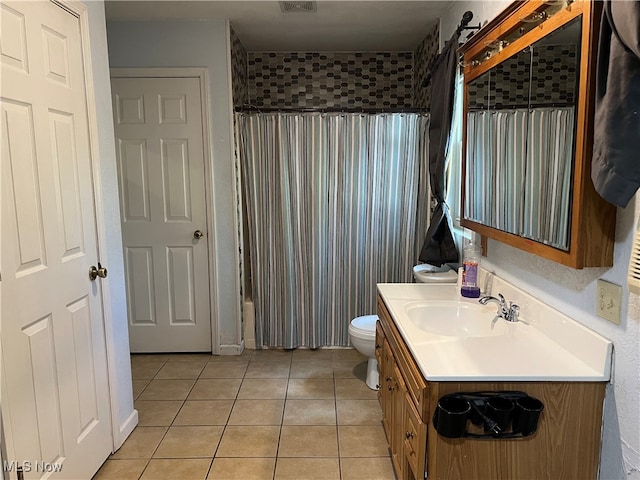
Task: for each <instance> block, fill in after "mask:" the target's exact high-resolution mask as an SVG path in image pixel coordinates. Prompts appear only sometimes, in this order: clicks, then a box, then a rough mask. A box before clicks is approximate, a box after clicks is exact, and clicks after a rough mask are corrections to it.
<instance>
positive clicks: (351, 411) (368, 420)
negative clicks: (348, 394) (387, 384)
mask: <svg viewBox="0 0 640 480" xmlns="http://www.w3.org/2000/svg"><path fill="white" fill-rule="evenodd" d="M336 410H337V413H338V425H372V426H376V425H380V424H381V422H382V409H381V408H380V402H378V400H336Z"/></svg>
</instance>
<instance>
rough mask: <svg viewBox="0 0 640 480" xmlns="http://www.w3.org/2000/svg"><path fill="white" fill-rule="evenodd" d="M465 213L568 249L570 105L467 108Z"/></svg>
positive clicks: (482, 221) (489, 223)
mask: <svg viewBox="0 0 640 480" xmlns="http://www.w3.org/2000/svg"><path fill="white" fill-rule="evenodd" d="M467 132H468V133H467V141H468V144H469V145H474V148H473V149H468V150H467V171H468V175H467V178H466V181H467V183H466V197H465V205H464V209H465V215H466V217H467V218H469V219H470V220H473V221H476V222H479V223H483V224H486V225H489V226H491V227H494V228H497V229H500V230H503V231H505V232H509V233H513V234H516V235H521V236H524V237H527V238H530V239H532V240H536V241H544V243H548V244H549V245H552V246H554V247H556V248H561V249H567V248H568V241H569V224H570V208H569V207H570V200H571V171H572V161H571V158H572V152H573V132H574V109H573V107H561V108H536V109H532V110H527V109H516V110H495V111H474V112H469V114H468V117H467Z"/></svg>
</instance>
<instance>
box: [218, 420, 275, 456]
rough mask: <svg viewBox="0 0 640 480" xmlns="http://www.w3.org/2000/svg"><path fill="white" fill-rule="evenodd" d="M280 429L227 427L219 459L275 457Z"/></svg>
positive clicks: (219, 448) (220, 447) (221, 443)
mask: <svg viewBox="0 0 640 480" xmlns="http://www.w3.org/2000/svg"><path fill="white" fill-rule="evenodd" d="M279 436H280V427H275V426H273V427H271V426H270V427H265V426H250V427H247V426H234V425H232V426H227V428H225V430H224V435H222V441H221V442H220V446H219V447H218V451H217V452H216V458H217V457H275V456H276V453H277V451H278V438H279Z"/></svg>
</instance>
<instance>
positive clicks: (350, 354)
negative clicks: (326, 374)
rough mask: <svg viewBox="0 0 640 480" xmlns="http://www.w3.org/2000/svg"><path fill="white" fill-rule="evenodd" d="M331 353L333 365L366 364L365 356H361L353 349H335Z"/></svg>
mask: <svg viewBox="0 0 640 480" xmlns="http://www.w3.org/2000/svg"><path fill="white" fill-rule="evenodd" d="M331 351H332V352H333V357H332V358H333V361H334V362H335V363H342V362H354V363H360V362H366V361H367V360H368V358H367V357H366V355H362V354H361V353H360V352H359V351H357V350H356V349H354V348H337V349H335V350H331Z"/></svg>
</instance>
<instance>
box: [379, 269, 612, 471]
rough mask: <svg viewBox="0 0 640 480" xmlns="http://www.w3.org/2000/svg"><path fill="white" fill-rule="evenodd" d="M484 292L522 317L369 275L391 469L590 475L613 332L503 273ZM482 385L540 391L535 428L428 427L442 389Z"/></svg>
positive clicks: (447, 290) (441, 289) (433, 288)
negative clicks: (496, 431) (470, 432)
mask: <svg viewBox="0 0 640 480" xmlns="http://www.w3.org/2000/svg"><path fill="white" fill-rule="evenodd" d="M496 280H498V279H496ZM496 284H497V285H496ZM496 287H498V288H500V289H499V290H497V289H496ZM493 291H494V292H502V293H504V295H505V296H506V297H507V299H508V300H517V303H518V304H519V305H520V306H521V312H522V314H521V320H520V321H519V322H514V323H510V322H506V321H505V320H504V319H502V318H497V319H496V318H495V311H496V308H495V305H480V304H479V303H478V301H477V299H474V300H471V299H463V298H461V297H460V295H459V293H458V289H457V288H456V287H455V286H454V285H422V284H380V285H378V293H379V295H378V316H379V322H378V324H377V329H376V358H377V360H378V363H379V373H380V389H379V400H380V403H381V407H382V411H383V424H384V429H385V432H386V435H387V440H388V442H389V447H390V450H391V454H392V460H393V464H394V467H395V469H396V474H397V477H398V479H423V478H429V479H446V480H452V479H464V480H471V479H478V480H480V479H483V480H484V479H504V480H513V479H528V480H532V479H553V480H558V479H565V478H566V479H581V480H582V479H596V478H597V476H598V465H599V459H600V441H601V429H602V413H603V402H604V395H605V387H606V384H607V382H608V380H609V376H610V370H611V354H612V345H611V342H609V341H608V340H606V339H605V338H603V337H601V336H600V335H598V334H596V333H594V332H592V331H591V330H589V329H587V328H585V327H583V326H582V325H580V324H579V323H577V322H575V321H574V320H572V319H570V318H568V317H566V316H564V315H563V314H561V313H559V312H557V311H554V310H553V309H551V308H550V307H548V306H546V305H544V304H542V303H541V302H539V301H538V300H536V299H534V298H533V297H530V296H528V295H526V294H524V293H522V292H517V291H516V290H515V289H514V288H513V287H509V286H508V284H506V282H502V281H500V280H498V281H497V282H496V281H494V288H493ZM481 391H482V392H485V391H522V392H526V393H527V394H529V395H531V396H533V397H535V398H537V399H539V400H541V401H542V402H543V403H544V410H543V412H542V414H541V417H540V420H539V423H538V428H537V431H536V432H535V433H533V434H532V435H529V436H526V437H518V438H490V437H489V438H487V437H485V438H468V437H461V438H445V437H443V436H442V435H440V434H439V433H438V432H437V431H436V428H435V426H434V424H433V416H434V411H435V409H436V406H437V404H438V400H439V399H440V398H441V397H442V396H443V395H446V394H450V393H454V392H481Z"/></svg>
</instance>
